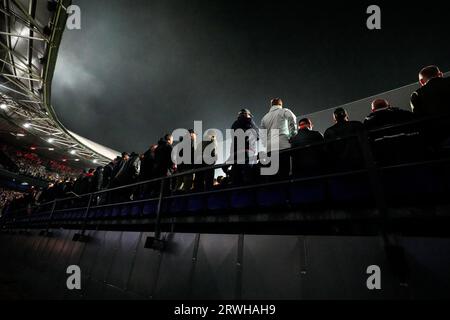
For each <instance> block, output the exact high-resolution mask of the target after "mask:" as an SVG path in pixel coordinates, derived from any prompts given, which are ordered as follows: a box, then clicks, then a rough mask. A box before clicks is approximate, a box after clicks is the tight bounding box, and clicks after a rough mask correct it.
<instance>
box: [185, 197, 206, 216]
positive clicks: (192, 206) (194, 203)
mask: <svg viewBox="0 0 450 320" xmlns="http://www.w3.org/2000/svg"><path fill="white" fill-rule="evenodd" d="M204 208H205V196H203V195H192V196H190V197H188V198H187V211H189V212H190V213H194V212H200V211H202V210H203V209H204Z"/></svg>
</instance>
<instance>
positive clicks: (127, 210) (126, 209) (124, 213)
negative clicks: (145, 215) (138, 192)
mask: <svg viewBox="0 0 450 320" xmlns="http://www.w3.org/2000/svg"><path fill="white" fill-rule="evenodd" d="M130 215H131V204H124V205H123V206H122V207H121V208H120V216H121V217H122V218H126V217H129V216H130Z"/></svg>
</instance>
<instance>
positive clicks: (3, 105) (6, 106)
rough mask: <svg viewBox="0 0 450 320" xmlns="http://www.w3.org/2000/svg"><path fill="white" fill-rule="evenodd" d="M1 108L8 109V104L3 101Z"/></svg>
mask: <svg viewBox="0 0 450 320" xmlns="http://www.w3.org/2000/svg"><path fill="white" fill-rule="evenodd" d="M0 109H2V110H6V109H8V105H7V104H6V103H2V104H0Z"/></svg>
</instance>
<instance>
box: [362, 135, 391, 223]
mask: <svg viewBox="0 0 450 320" xmlns="http://www.w3.org/2000/svg"><path fill="white" fill-rule="evenodd" d="M358 142H359V145H360V147H361V151H362V154H363V158H364V167H365V169H366V170H367V172H368V174H369V181H370V185H371V187H372V194H373V196H374V200H375V205H376V207H377V209H378V210H379V212H380V215H381V218H382V219H385V218H386V214H387V202H386V195H385V192H384V187H383V183H382V181H381V175H380V170H379V168H378V167H377V165H376V162H375V158H374V156H373V153H372V149H371V147H370V145H369V139H368V135H367V134H365V133H364V134H362V135H358Z"/></svg>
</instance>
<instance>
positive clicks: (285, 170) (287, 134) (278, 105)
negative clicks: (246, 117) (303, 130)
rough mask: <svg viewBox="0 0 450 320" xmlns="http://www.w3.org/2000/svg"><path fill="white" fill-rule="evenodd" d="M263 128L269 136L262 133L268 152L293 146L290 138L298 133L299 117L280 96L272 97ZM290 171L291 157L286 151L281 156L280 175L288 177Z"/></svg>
mask: <svg viewBox="0 0 450 320" xmlns="http://www.w3.org/2000/svg"><path fill="white" fill-rule="evenodd" d="M261 129H265V130H267V136H265V135H264V134H262V140H263V145H264V146H265V147H266V150H267V153H268V154H270V153H272V151H277V150H284V149H288V148H290V147H291V143H290V142H289V140H290V139H291V138H292V137H294V136H295V135H296V134H297V119H296V117H295V115H294V113H293V112H292V111H291V110H289V109H286V108H283V101H281V99H280V98H276V99H272V101H271V108H270V110H269V112H268V113H267V114H266V115H265V116H264V117H263V119H262V121H261ZM274 142H275V145H273V143H274ZM276 142H278V146H276ZM289 171H290V157H289V156H288V155H286V153H284V156H282V157H280V170H279V175H280V176H282V177H286V176H288V175H289Z"/></svg>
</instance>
